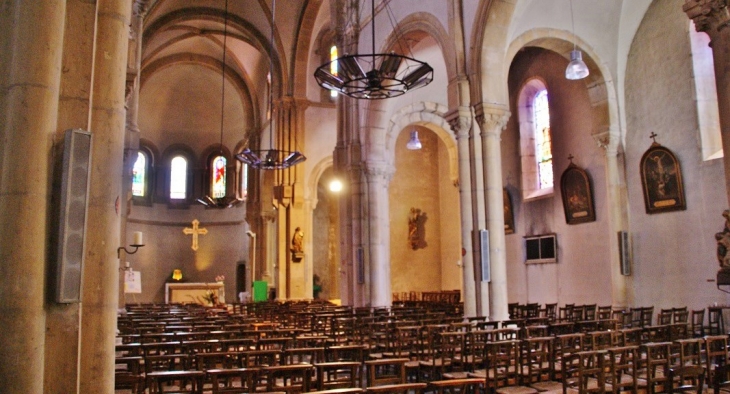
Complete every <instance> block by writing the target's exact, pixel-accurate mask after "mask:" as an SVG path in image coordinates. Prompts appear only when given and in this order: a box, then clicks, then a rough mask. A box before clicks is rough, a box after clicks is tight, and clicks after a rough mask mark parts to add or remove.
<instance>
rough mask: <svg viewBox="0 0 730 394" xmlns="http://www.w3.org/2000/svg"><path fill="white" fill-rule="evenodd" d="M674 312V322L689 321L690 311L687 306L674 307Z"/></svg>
mask: <svg viewBox="0 0 730 394" xmlns="http://www.w3.org/2000/svg"><path fill="white" fill-rule="evenodd" d="M672 312H673V314H674V320H672V323H688V320H689V311H688V310H687V307H686V306H683V307H681V308H672Z"/></svg>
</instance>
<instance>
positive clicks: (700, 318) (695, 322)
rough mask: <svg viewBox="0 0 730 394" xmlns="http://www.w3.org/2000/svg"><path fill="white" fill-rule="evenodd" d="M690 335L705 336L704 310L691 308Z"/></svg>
mask: <svg viewBox="0 0 730 394" xmlns="http://www.w3.org/2000/svg"><path fill="white" fill-rule="evenodd" d="M690 323H691V328H690V330H691V331H692V336H693V337H695V338H702V337H704V336H705V310H704V309H699V310H692V320H691V321H690Z"/></svg>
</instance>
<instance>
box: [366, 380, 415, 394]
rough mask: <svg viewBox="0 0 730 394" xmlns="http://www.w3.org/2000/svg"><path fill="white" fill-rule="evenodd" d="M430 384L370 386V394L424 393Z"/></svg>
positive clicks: (367, 391) (368, 391)
mask: <svg viewBox="0 0 730 394" xmlns="http://www.w3.org/2000/svg"><path fill="white" fill-rule="evenodd" d="M427 386H428V385H427V384H426V383H401V384H389V385H384V386H376V387H368V388H366V389H365V393H368V394H411V393H412V394H422V393H423V392H424V390H425V389H426V387H427Z"/></svg>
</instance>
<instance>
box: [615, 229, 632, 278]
mask: <svg viewBox="0 0 730 394" xmlns="http://www.w3.org/2000/svg"><path fill="white" fill-rule="evenodd" d="M618 253H619V257H620V260H621V275H625V276H629V275H631V242H630V241H629V232H628V231H619V232H618Z"/></svg>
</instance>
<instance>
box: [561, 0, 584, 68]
mask: <svg viewBox="0 0 730 394" xmlns="http://www.w3.org/2000/svg"><path fill="white" fill-rule="evenodd" d="M570 24H571V27H572V28H573V37H575V21H574V20H573V0H570ZM575 40H576V38H573V50H572V51H570V63H568V67H567V68H566V69H565V78H567V79H570V80H573V81H575V80H578V79H583V78H585V77H587V76H588V73H589V71H588V66H586V63H585V62H584V61H583V52H581V51H580V50H579V49H578V48H577V47H576V43H575Z"/></svg>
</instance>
